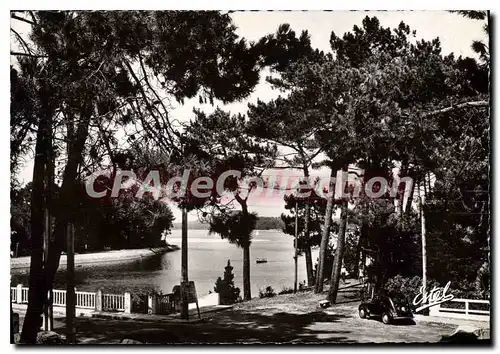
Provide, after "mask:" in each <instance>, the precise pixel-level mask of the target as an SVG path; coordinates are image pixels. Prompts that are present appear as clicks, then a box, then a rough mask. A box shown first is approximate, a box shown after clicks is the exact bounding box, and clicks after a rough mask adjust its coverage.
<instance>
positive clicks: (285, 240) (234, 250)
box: [11, 230, 317, 297]
mask: <svg viewBox="0 0 500 354" xmlns="http://www.w3.org/2000/svg"><path fill="white" fill-rule="evenodd" d="M180 232H181V230H172V234H171V235H169V236H168V237H167V242H169V243H171V244H176V245H178V246H180V245H181V234H180ZM188 244H189V250H188V258H189V265H188V271H189V280H192V281H194V282H195V285H196V290H197V293H198V296H203V295H205V294H208V292H209V291H213V290H214V289H213V288H214V284H215V281H216V279H217V277H223V274H224V267H225V266H226V264H227V261H228V259H229V260H230V261H231V265H232V266H233V267H234V269H233V273H234V282H235V284H236V286H238V287H239V288H240V290H241V292H240V294H241V295H243V278H242V277H243V250H242V249H241V248H238V247H237V246H236V245H233V244H230V243H229V242H227V241H226V240H222V239H221V238H220V237H219V236H218V235H208V233H207V231H205V230H189V236H188ZM316 253H317V252H313V260H315V259H316ZM293 255H294V248H293V237H292V236H290V235H286V234H284V233H282V232H279V231H275V230H271V231H262V230H261V231H258V232H256V233H255V234H254V237H253V241H252V246H251V247H250V260H251V261H250V283H251V287H252V289H251V290H252V297H256V296H258V294H259V289H263V288H265V287H266V286H268V285H270V286H272V287H273V288H274V289H275V291H276V292H279V291H280V290H282V288H283V287H293V282H294V260H293ZM257 258H266V259H267V263H261V264H257V263H256V259H257ZM180 276H181V251H180V250H179V251H174V252H169V253H166V254H163V255H161V256H153V257H151V258H148V259H146V260H142V261H137V262H133V263H130V264H126V265H119V266H117V265H114V266H113V265H105V266H104V265H100V266H96V267H88V266H86V267H81V268H80V267H79V268H77V269H76V270H75V278H76V279H75V280H76V288H77V290H79V291H96V289H98V288H103V289H104V290H105V291H106V292H116V293H120V292H123V291H125V290H129V291H136V290H145V289H156V290H161V291H163V292H164V293H166V292H171V291H172V287H173V286H174V285H177V284H179V283H180ZM306 279H307V278H306V269H305V260H304V257H299V261H298V280H299V282H301V281H304V280H306ZM11 282H12V283H13V284H17V283H19V282H22V283H24V284H25V285H26V284H28V281H27V276H26V275H24V276H21V275H13V276H12V279H11ZM65 287H66V286H65V273H64V272H58V274H57V275H56V280H55V286H54V288H55V289H64V288H65Z"/></svg>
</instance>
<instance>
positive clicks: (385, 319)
mask: <svg viewBox="0 0 500 354" xmlns="http://www.w3.org/2000/svg"><path fill="white" fill-rule="evenodd" d="M382 322H384V324H389V323H391V316H389V314H388V313H387V312H384V314H383V315H382Z"/></svg>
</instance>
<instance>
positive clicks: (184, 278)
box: [181, 207, 189, 320]
mask: <svg viewBox="0 0 500 354" xmlns="http://www.w3.org/2000/svg"><path fill="white" fill-rule="evenodd" d="M187 225H188V213H187V209H186V208H185V207H183V208H182V243H181V318H182V319H186V320H187V319H188V318H189V303H188V301H187V298H186V297H185V294H186V292H185V291H184V289H183V284H187V283H188V281H189V279H188V229H187Z"/></svg>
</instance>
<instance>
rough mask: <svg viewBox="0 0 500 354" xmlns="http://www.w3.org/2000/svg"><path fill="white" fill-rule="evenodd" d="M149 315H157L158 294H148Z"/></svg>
mask: <svg viewBox="0 0 500 354" xmlns="http://www.w3.org/2000/svg"><path fill="white" fill-rule="evenodd" d="M148 314H150V315H154V314H156V293H152V294H148Z"/></svg>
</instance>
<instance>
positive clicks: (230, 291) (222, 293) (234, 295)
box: [214, 260, 240, 305]
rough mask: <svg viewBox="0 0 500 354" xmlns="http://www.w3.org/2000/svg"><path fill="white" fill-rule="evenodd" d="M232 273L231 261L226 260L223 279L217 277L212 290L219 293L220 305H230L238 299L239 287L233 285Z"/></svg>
mask: <svg viewBox="0 0 500 354" xmlns="http://www.w3.org/2000/svg"><path fill="white" fill-rule="evenodd" d="M233 279H234V274H233V267H232V266H231V262H230V261H229V260H227V266H226V268H225V269H224V279H221V278H220V277H219V278H217V281H216V282H215V287H214V291H215V292H216V293H218V294H219V299H220V303H221V305H231V304H234V303H235V302H237V301H238V298H239V295H240V289H239V288H237V287H235V286H234V280H233Z"/></svg>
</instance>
